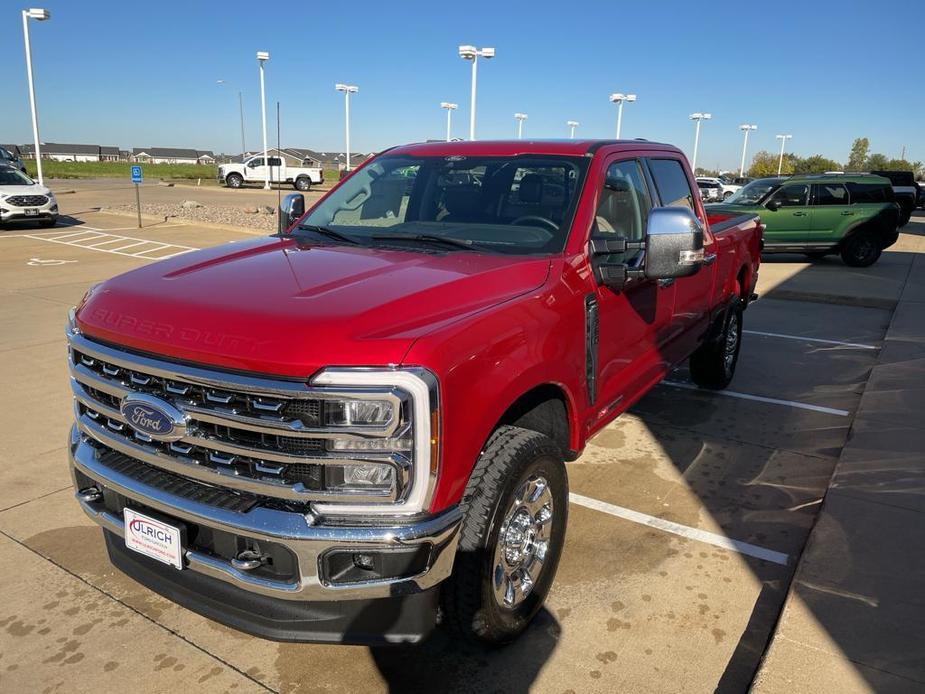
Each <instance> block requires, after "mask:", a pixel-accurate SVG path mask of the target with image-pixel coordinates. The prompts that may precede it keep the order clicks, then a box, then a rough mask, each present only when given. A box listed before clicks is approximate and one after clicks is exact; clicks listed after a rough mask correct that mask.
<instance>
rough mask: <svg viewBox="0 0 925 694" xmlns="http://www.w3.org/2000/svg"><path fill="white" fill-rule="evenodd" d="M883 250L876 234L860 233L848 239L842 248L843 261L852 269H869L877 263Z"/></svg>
mask: <svg viewBox="0 0 925 694" xmlns="http://www.w3.org/2000/svg"><path fill="white" fill-rule="evenodd" d="M882 252H883V248H882V246H881V245H880V239H879V237H878V236H877V234H876V233H874V232H873V231H870V230H866V231H859V232H858V233H857V234H854V235H853V236H850V237H848V238H847V239H846V240H845V242H844V243H843V244H842V247H841V259H842V260H843V261H844V263H845V265H850V266H851V267H869V266H870V265H873V264H874V263H876V262H877V259H878V258H879V257H880V254H881V253H882Z"/></svg>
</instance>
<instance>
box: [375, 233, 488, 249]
mask: <svg viewBox="0 0 925 694" xmlns="http://www.w3.org/2000/svg"><path fill="white" fill-rule="evenodd" d="M370 238H372V239H373V240H375V241H419V242H423V243H430V244H433V245H442V246H451V247H452V248H458V249H459V250H462V251H477V250H478V249H477V248H474V247H473V246H472V244H471V243H469V242H468V241H461V240H460V239H453V238H450V237H448V236H437V235H435V234H373V235H372V236H371V237H370Z"/></svg>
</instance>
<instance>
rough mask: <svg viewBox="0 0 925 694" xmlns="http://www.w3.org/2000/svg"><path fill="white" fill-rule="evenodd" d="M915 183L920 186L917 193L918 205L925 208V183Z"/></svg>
mask: <svg viewBox="0 0 925 694" xmlns="http://www.w3.org/2000/svg"><path fill="white" fill-rule="evenodd" d="M915 185H916V187H917V188H918V193H916V201H917V205H918V207H921V208H923V209H925V183H921V182H917V183H916V184H915Z"/></svg>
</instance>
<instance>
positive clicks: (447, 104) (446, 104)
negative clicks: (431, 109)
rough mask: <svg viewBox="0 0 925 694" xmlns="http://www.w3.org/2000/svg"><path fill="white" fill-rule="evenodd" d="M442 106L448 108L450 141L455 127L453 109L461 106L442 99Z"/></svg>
mask: <svg viewBox="0 0 925 694" xmlns="http://www.w3.org/2000/svg"><path fill="white" fill-rule="evenodd" d="M440 108H443V109H446V141H447V142H449V141H450V133H451V132H452V127H453V111H455V110H456V109H457V108H459V105H458V104H451V103H450V102H449V101H441V102H440Z"/></svg>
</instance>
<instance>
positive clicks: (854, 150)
mask: <svg viewBox="0 0 925 694" xmlns="http://www.w3.org/2000/svg"><path fill="white" fill-rule="evenodd" d="M869 151H870V141H869V140H868V139H867V138H866V137H859V138H857V139H856V140H855V141H854V142H853V143H852V144H851V154H849V155H848V165H847V167H846V168H847V170H848V171H860V170H862V169H863V168H864V167H865V166H866V165H867V153H868V152H869Z"/></svg>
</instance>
